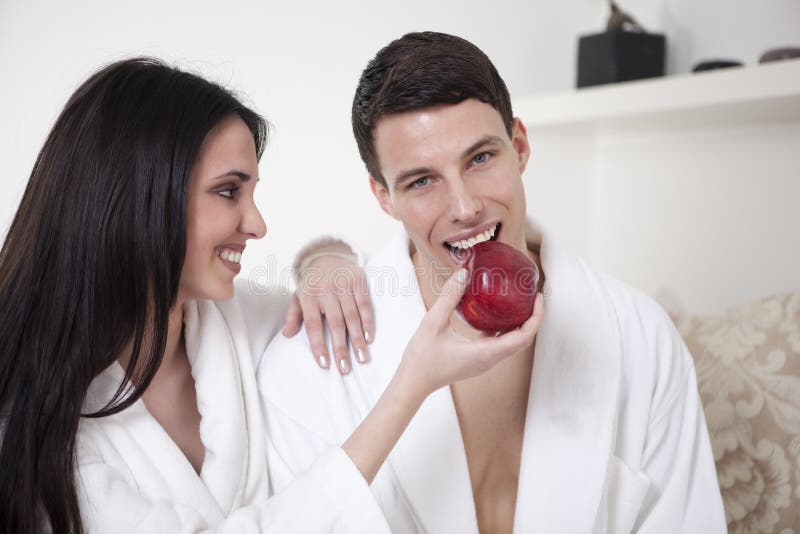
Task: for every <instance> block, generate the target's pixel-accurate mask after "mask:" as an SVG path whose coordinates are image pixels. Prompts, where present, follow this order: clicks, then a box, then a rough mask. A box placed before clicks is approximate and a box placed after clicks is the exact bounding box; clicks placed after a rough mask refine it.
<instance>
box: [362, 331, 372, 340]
mask: <svg viewBox="0 0 800 534" xmlns="http://www.w3.org/2000/svg"><path fill="white" fill-rule="evenodd" d="M364 340H365V341H366V342H367V343H372V336H371V335H370V333H369V332H364Z"/></svg>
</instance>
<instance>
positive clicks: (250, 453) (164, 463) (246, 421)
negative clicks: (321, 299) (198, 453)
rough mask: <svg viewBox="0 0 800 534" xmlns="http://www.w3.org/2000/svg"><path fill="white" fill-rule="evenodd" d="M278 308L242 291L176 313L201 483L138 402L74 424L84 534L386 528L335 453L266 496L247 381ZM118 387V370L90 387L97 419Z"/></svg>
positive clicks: (259, 423)
mask: <svg viewBox="0 0 800 534" xmlns="http://www.w3.org/2000/svg"><path fill="white" fill-rule="evenodd" d="M285 301H286V299H285V298H281V297H278V296H256V295H253V294H252V293H250V291H249V290H248V289H247V287H246V286H242V287H238V288H237V296H236V297H235V298H234V299H233V300H232V301H228V302H224V303H214V302H210V301H194V302H189V303H187V304H186V305H185V306H184V325H185V340H186V349H187V352H188V355H189V359H190V363H191V366H192V376H193V377H194V380H195V386H196V390H197V404H198V409H199V411H200V414H201V416H202V420H201V422H200V437H201V439H202V442H203V444H204V446H205V449H206V450H205V459H204V462H203V466H202V469H201V472H200V474H199V475H198V474H197V473H196V472H195V471H194V469H193V468H192V466H191V464H190V463H189V461H188V460H187V459H186V457H185V456H184V455H183V453H182V452H181V451H180V449H179V448H178V447H177V445H176V444H175V443H174V442H173V441H172V440H171V438H170V437H169V436H168V435H167V434H166V432H165V431H164V429H163V428H162V427H161V426H160V425H159V424H158V422H157V421H156V420H155V419H154V418H153V417H152V416H151V415H150V413H149V412H148V411H147V408H146V406H145V405H144V403H143V402H142V401H141V400H139V401H138V402H136V403H135V404H134V405H133V406H131V407H130V408H128V409H126V410H124V411H123V412H122V413H120V414H117V415H114V416H110V417H105V418H101V419H83V420H82V422H81V426H80V429H79V433H78V461H77V474H78V486H79V488H80V495H81V511H82V517H83V520H84V525H85V526H86V531H87V532H90V533H91V532H97V533H111V532H113V533H115V534H116V533H129V532H140V533H143V534H144V533H147V534H153V533H170V534H172V533H176V532H221V533H222V532H224V533H237V534H241V533H255V532H274V533H280V534H283V533H288V532H302V533H312V532H342V533H344V532H347V533H350V532H365V533H373V532H379V531H380V528H384V527H385V520H384V519H383V517H382V515H381V513H380V510H379V508H378V506H377V504H376V503H375V501H374V499H373V497H372V495H371V493H370V491H369V487H368V486H367V484H366V482H365V480H364V478H363V477H362V476H361V474H360V473H359V472H358V470H357V469H356V468H355V466H354V465H353V463H352V462H351V461H350V459H349V457H348V456H347V455H346V454H345V453H344V452H343V451H342V450H341V448H339V447H338V446H329V447H323V448H321V449H320V450H319V454H318V457H317V458H316V459H315V462H314V463H313V465H312V466H310V468H309V469H308V470H307V471H306V472H305V473H302V474H300V476H298V477H297V479H296V480H295V481H294V482H293V483H292V484H290V485H288V486H286V487H283V488H281V491H280V493H279V494H277V495H275V496H272V493H273V492H272V491H271V489H270V486H269V482H268V471H269V469H272V468H273V467H274V468H275V469H276V470H278V471H282V470H285V467H284V466H282V465H279V464H277V463H276V465H274V466H273V465H270V466H269V469H268V465H267V454H268V449H270V448H271V444H270V441H269V436H267V435H266V433H265V431H264V425H263V419H262V415H261V411H260V405H259V398H258V391H257V387H256V383H255V371H254V369H255V365H256V363H257V362H256V361H255V359H254V358H255V357H257V356H258V355H260V354H262V352H263V350H264V347H265V346H266V344H267V342H268V341H269V340H270V339H271V338H272V337H273V335H274V334H275V333H276V332H277V331H278V328H279V327H280V326H281V322H282V319H283V313H284V311H285V305H286V302H285ZM123 378H124V373H123V370H122V368H121V366H120V365H119V364H117V363H115V364H113V365H112V366H111V367H109V368H108V369H106V370H105V371H104V372H103V373H101V374H100V375H99V376H98V377H97V378H96V379H95V380H94V381H93V383H92V386H91V388H90V391H89V395H88V396H87V399H86V403H85V410H96V409H97V408H99V407H101V406H103V405H104V404H105V402H106V401H107V400H108V399H109V398H110V397H111V395H113V393H114V391H115V390H116V388H117V386H118V385H119V384H120V383H121V381H122V380H123ZM275 461H276V462H277V460H275ZM343 495H347V498H343Z"/></svg>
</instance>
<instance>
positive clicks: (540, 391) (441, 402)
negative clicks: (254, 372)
mask: <svg viewBox="0 0 800 534" xmlns="http://www.w3.org/2000/svg"><path fill="white" fill-rule="evenodd" d="M530 232H531V233H530V235H529V243H531V244H540V246H541V248H540V255H541V261H542V266H543V270H544V272H545V275H546V283H545V286H544V290H543V293H544V294H545V319H544V322H543V324H542V326H541V328H540V330H539V333H538V334H537V338H536V346H535V354H536V357H535V363H534V367H533V374H532V378H531V389H530V395H529V400H528V408H527V416H526V422H525V433H524V438H523V444H522V461H521V467H520V473H519V484H518V494H517V503H516V512H515V517H514V531H515V532H518V533H527V532H544V533H548V534H549V533H590V532H596V533H602V532H609V533H622V532H631V531H638V532H663V533H665V534H666V533H668V534H675V533H698V534H700V533H702V534H714V533H721V532H725V530H726V528H725V518H724V514H723V508H722V500H721V497H720V491H719V486H718V484H717V477H716V472H715V470H714V461H713V457H712V454H711V447H710V444H709V438H708V433H707V429H706V424H705V419H704V417H703V412H702V407H701V404H700V400H699V396H698V392H697V386H696V381H695V380H696V378H695V372H694V368H693V363H692V358H691V356H690V354H689V353H688V351H687V349H686V347H685V345H684V344H683V342H682V340H681V338H680V337H679V336H678V334H677V333H676V331H675V329H674V328H673V326H672V323H671V322H670V320H669V319H668V318H667V317H666V315H665V314H664V312H663V311H662V310H661V308H660V307H659V306H658V305H656V304H655V303H654V302H652V301H651V300H650V299H649V298H647V297H646V296H644V295H642V294H640V293H638V292H636V291H634V290H632V289H630V288H628V287H626V286H624V285H623V284H621V283H619V282H618V281H616V280H614V279H612V278H610V277H608V276H604V275H599V274H596V273H594V272H593V271H592V270H590V269H589V268H588V267H587V266H586V264H585V263H584V262H582V261H581V260H580V259H578V258H576V257H574V256H572V255H570V254H569V253H567V252H566V251H564V250H562V249H559V248H557V246H555V245H554V244H553V243H552V242H551V241H550V240H549V239H547V238H546V237H544V236H543V235H542V234H541V230H539V229H538V228H535V227H534V228H533V229H532V230H531V231H530ZM529 246H530V245H529ZM367 268H368V274H369V275H370V283H371V290H372V291H373V294H372V298H373V303H374V305H375V315H376V337H375V341H374V343H373V344H372V345H371V346H370V353H371V356H372V361H371V362H370V363H369V364H368V365H355V366H354V368H353V371H352V373H351V374H349V375H347V376H344V377H341V376H340V375H339V374H338V373H336V372H334V371H322V370H319V369H317V368H315V365H314V363H313V361H312V359H311V357H310V355H309V349H308V343H307V341H306V340H305V337H304V336H302V335H299V336H296V337H294V338H292V339H285V338H283V337H282V336H277V337H276V338H275V339H274V340H273V342H272V343H271V345H270V346H269V348H268V349H267V353H266V354H265V356H264V358H263V359H262V362H261V366H260V368H259V370H258V380H259V388H260V391H261V393H262V401H263V403H264V413H265V417H266V418H267V428H268V432H269V434H270V436H271V437H272V440H273V445H274V450H273V451H272V454H273V455H276V456H277V457H278V458H279V459H280V460H281V463H282V464H283V465H285V466H287V467H288V468H289V469H288V471H286V472H284V471H275V470H273V471H271V472H270V476H271V482H272V484H273V485H274V486H275V487H276V488H278V489H280V488H282V487H288V485H289V484H290V483H291V480H292V475H293V474H300V473H302V472H303V471H305V470H306V469H307V468H308V467H309V466H310V465H312V464H313V462H314V459H315V458H316V457H317V456H318V455H319V454H321V453H322V451H324V450H326V448H328V447H330V446H331V445H336V444H340V443H342V442H343V441H344V440H345V439H346V438H347V436H348V435H349V434H350V432H352V430H353V429H354V428H355V427H356V426H357V424H358V423H359V421H361V419H362V418H363V417H364V416H365V415H366V414H367V413H368V411H369V410H370V408H371V407H372V406H374V404H375V402H376V401H377V400H378V398H379V396H380V394H381V392H382V391H383V390H384V388H385V387H386V385H387V384H388V382H389V380H390V378H391V377H392V375H393V373H394V371H395V370H396V368H397V366H398V364H399V362H400V360H401V358H402V355H403V350H404V348H405V346H406V344H407V342H408V340H409V339H410V338H411V336H412V335H413V333H414V332H415V330H416V328H417V326H418V324H419V322H420V320H421V319H422V317H423V315H424V313H425V306H424V304H423V301H422V297H421V295H420V292H419V286H418V283H417V279H416V276H415V274H414V268H413V265H412V263H411V260H410V257H409V242H408V238H407V236H406V235H405V234H402V235H400V236H399V237H398V238H397V239H395V240H393V241H392V242H390V243H389V244H388V246H387V248H386V250H385V251H384V252H383V253H382V254H381V255H379V256H378V257H376V258H374V259H373V260H372V261H371V262H370V264H369V265H368V267H367ZM392 280H393V282H392ZM381 281H382V282H381ZM372 491H373V493H374V494H375V496H376V498H377V499H378V500H379V501H380V504H381V507H382V509H383V511H384V514H385V515H386V517H387V519H388V520H389V523H390V525H391V529H392V532H394V533H410V532H428V533H431V534H446V533H458V534H464V533H471V532H477V531H478V527H477V518H476V513H475V506H474V501H473V496H472V489H471V484H470V478H469V471H468V467H467V459H466V454H465V451H464V445H463V442H462V439H461V433H460V429H459V423H458V418H457V415H456V411H455V407H454V404H453V399H452V396H451V393H450V389H449V388H443V389H440V390H439V391H436V392H435V393H433V394H432V395H431V396H430V397H429V398H428V399H427V400H426V401H425V403H424V404H423V406H422V408H421V409H420V411H419V412H418V413H417V415H416V416H415V417H414V419H413V420H412V422H411V424H410V425H409V427H408V428H407V429H406V431H405V433H404V434H403V435H402V437H401V438H400V441H399V442H398V444H397V445H396V447H395V448H394V450H393V451H392V452H391V454H390V456H389V459H388V461H387V463H386V464H384V466H383V467H382V469H381V471H380V472H379V473H378V476H377V477H376V479H375V481H374V482H373V484H372Z"/></svg>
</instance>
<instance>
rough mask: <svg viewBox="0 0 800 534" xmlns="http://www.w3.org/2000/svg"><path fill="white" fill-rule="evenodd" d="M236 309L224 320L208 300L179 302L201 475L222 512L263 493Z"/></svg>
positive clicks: (248, 369) (246, 353)
mask: <svg viewBox="0 0 800 534" xmlns="http://www.w3.org/2000/svg"><path fill="white" fill-rule="evenodd" d="M237 311H239V309H238V308H236V309H235V310H230V312H229V313H228V315H227V319H228V321H230V322H228V321H226V317H225V316H223V314H222V313H221V312H220V310H219V308H218V307H217V305H215V304H214V303H213V302H210V301H192V302H189V303H187V304H186V305H185V306H184V326H185V328H184V335H185V339H186V350H187V353H188V355H189V360H190V362H191V365H192V376H193V378H194V381H195V388H196V390H197V407H198V409H199V411H200V415H201V417H202V419H201V421H200V437H201V439H202V441H203V445H204V446H205V449H206V451H205V459H204V461H203V468H202V470H201V472H200V478H201V479H202V481H203V483H204V484H205V486H206V487H207V488H208V490H209V491H210V492H211V494H212V495H213V496H214V499H215V500H216V502H217V504H218V505H219V507H220V509H221V510H222V512H223V514H224V515H228V514H229V513H231V512H232V511H234V510H236V509H237V508H239V507H241V506H242V503H244V502H254V501H255V500H256V499H257V496H259V495H260V496H262V497H263V498H266V497H267V495H268V488H267V481H266V480H265V478H266V477H264V476H263V474H264V473H266V472H267V471H266V468H267V466H266V445H265V443H266V441H265V437H264V432H263V425H262V424H261V422H260V418H261V413H260V411H259V406H260V404H259V399H258V391H257V387H256V384H255V370H254V367H253V358H252V356H251V354H250V347H249V345H248V340H247V336H245V335H244V332H243V331H242V329H243V327H244V324H245V322H244V318H243V317H241V316H239V315H240V313H234V312H237Z"/></svg>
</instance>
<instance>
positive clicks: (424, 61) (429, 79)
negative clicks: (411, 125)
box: [352, 32, 514, 187]
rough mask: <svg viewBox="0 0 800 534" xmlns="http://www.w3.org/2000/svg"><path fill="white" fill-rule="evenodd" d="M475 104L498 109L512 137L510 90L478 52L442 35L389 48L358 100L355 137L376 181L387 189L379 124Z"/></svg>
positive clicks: (368, 73) (367, 73)
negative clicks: (379, 146)
mask: <svg viewBox="0 0 800 534" xmlns="http://www.w3.org/2000/svg"><path fill="white" fill-rule="evenodd" d="M469 98H475V99H477V100H480V101H481V102H484V103H486V104H489V105H490V106H492V107H493V108H494V109H496V110H497V111H498V112H499V113H500V116H501V117H502V119H503V123H504V124H505V127H506V131H507V132H508V135H509V136H511V127H512V123H513V120H514V116H513V114H512V112H511V99H510V98H509V96H508V89H507V88H506V84H505V82H503V79H502V78H501V77H500V75H499V74H498V73H497V69H496V68H495V67H494V65H493V64H492V62H491V61H490V60H489V58H488V57H487V56H486V54H484V53H483V52H482V51H481V50H480V49H479V48H478V47H477V46H475V45H474V44H472V43H470V42H469V41H467V40H465V39H462V38H460V37H456V36H454V35H448V34H445V33H437V32H422V33H409V34H406V35H404V36H403V37H401V38H400V39H397V40H395V41H392V42H391V43H389V44H388V45H386V46H385V47H384V48H383V49H381V50H380V51H379V52H378V53H377V54H376V55H375V57H374V58H373V59H372V61H370V62H369V64H368V65H367V68H366V69H364V72H362V73H361V79H360V80H359V82H358V88H357V89H356V94H355V97H354V98H353V114H352V121H353V134H354V135H355V136H356V142H357V143H358V151H359V152H360V153H361V159H362V160H364V163H365V164H366V165H367V170H368V171H369V173H370V175H372V177H373V178H374V179H375V180H377V181H378V182H379V183H380V184H381V185H383V186H384V187H386V179H385V178H384V177H383V175H382V174H381V171H380V165H379V162H378V156H377V154H376V153H375V142H374V141H375V140H374V138H373V131H374V130H375V125H376V124H377V122H378V119H380V118H381V117H382V116H384V115H389V114H393V113H402V112H404V111H413V110H418V109H423V108H427V107H431V106H437V105H441V104H458V103H460V102H463V101H464V100H467V99H469Z"/></svg>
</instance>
